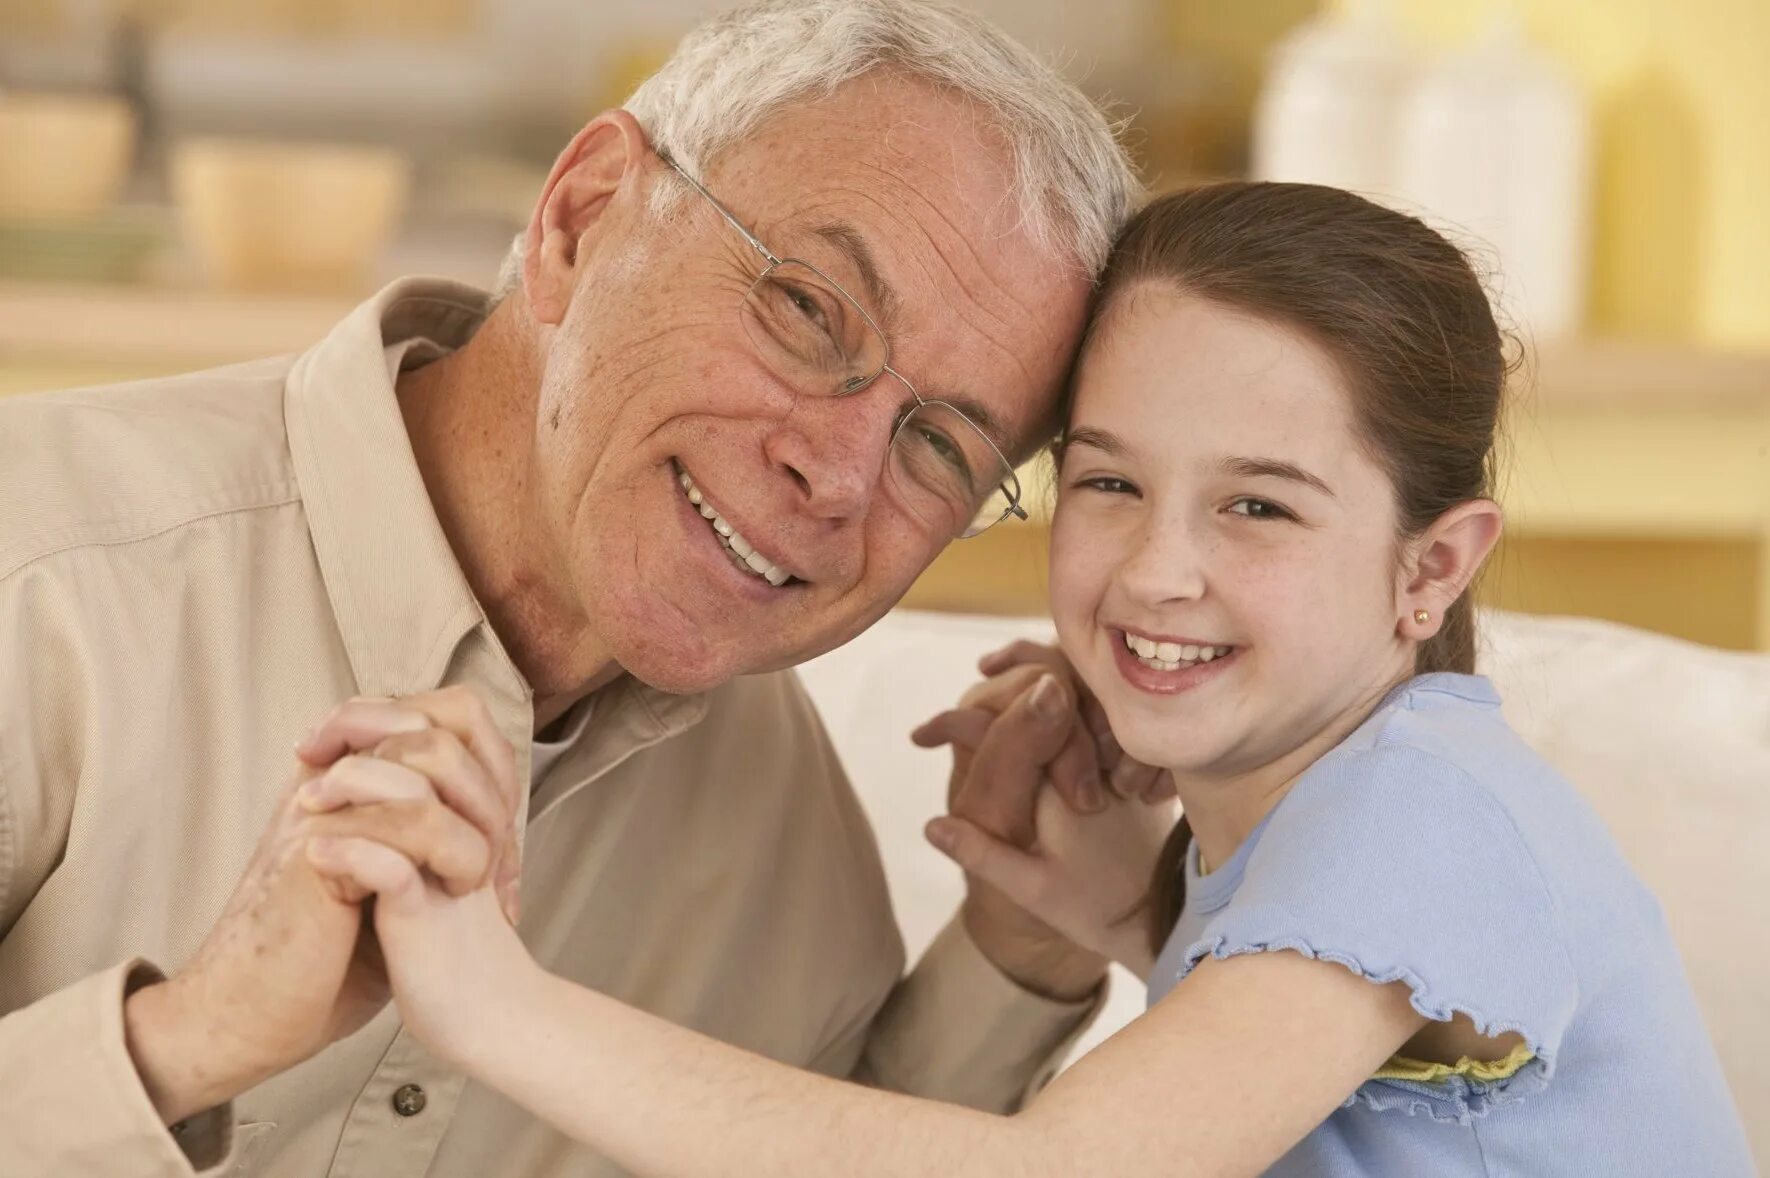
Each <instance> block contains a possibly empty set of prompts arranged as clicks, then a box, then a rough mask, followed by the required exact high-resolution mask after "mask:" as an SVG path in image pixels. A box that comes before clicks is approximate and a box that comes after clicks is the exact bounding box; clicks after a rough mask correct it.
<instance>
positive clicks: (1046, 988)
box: [912, 643, 1172, 999]
mask: <svg viewBox="0 0 1770 1178" xmlns="http://www.w3.org/2000/svg"><path fill="white" fill-rule="evenodd" d="M981 668H982V669H983V670H984V671H985V673H986V674H991V675H992V676H993V677H992V678H990V679H988V680H986V681H985V682H983V683H980V684H978V685H977V686H976V687H974V688H972V689H971V690H970V691H969V692H967V693H966V695H965V697H964V699H963V700H962V701H961V702H960V706H959V707H958V708H957V709H955V710H953V711H951V712H946V713H943V714H942V715H940V716H937V717H935V718H934V719H933V720H930V721H929V722H928V723H927V724H924V725H923V726H922V727H921V728H919V729H917V730H916V732H915V733H914V734H912V737H913V739H914V740H915V741H916V743H918V744H921V745H923V746H925V747H934V746H938V745H941V744H951V745H952V746H953V772H952V777H951V778H950V783H949V787H948V797H947V802H948V808H949V811H950V813H951V814H952V815H953V816H954V817H956V818H958V819H961V820H962V822H960V823H958V824H954V823H952V822H951V820H950V819H949V820H942V819H936V820H935V821H934V822H933V823H930V826H929V834H930V838H931V840H932V841H935V843H936V845H937V846H942V844H941V841H940V839H941V836H942V835H944V834H954V835H956V836H957V838H958V839H959V840H960V841H959V842H958V843H956V844H954V845H953V846H942V850H945V851H947V853H949V854H954V853H955V849H956V850H957V851H960V852H968V851H971V850H973V849H977V850H979V853H981V848H974V847H973V846H972V845H969V844H967V843H966V841H965V840H966V839H967V838H969V839H971V840H980V839H982V840H987V842H989V843H994V842H995V841H996V840H1000V841H1001V842H1002V843H1004V844H1006V845H1007V847H1009V848H1013V849H1018V850H1021V851H1026V850H1030V849H1032V848H1033V847H1034V846H1035V844H1037V843H1038V842H1039V841H1040V840H1039V823H1038V821H1037V819H1036V815H1037V812H1038V807H1039V806H1040V799H1041V794H1042V792H1043V787H1044V786H1045V785H1046V784H1050V785H1052V786H1053V787H1054V788H1055V790H1056V792H1057V793H1058V794H1060V795H1061V796H1062V798H1063V800H1064V801H1065V802H1066V803H1067V805H1068V808H1069V809H1070V810H1071V811H1073V812H1076V813H1081V814H1100V813H1102V812H1103V811H1106V810H1108V809H1114V810H1116V809H1118V808H1119V807H1120V806H1122V805H1123V803H1111V802H1109V800H1108V798H1107V796H1106V792H1105V787H1106V786H1110V788H1111V790H1112V792H1113V793H1114V794H1117V795H1119V796H1120V797H1135V798H1139V799H1142V798H1147V799H1149V800H1151V801H1160V800H1162V799H1163V798H1165V797H1167V796H1170V795H1171V793H1172V782H1171V780H1170V779H1169V778H1168V777H1167V775H1166V774H1164V773H1160V772H1159V771H1157V770H1154V769H1151V768H1150V767H1148V766H1145V765H1142V764H1140V763H1138V762H1135V761H1132V760H1131V759H1130V758H1128V757H1126V756H1125V755H1124V754H1123V752H1122V751H1121V750H1119V748H1118V745H1117V742H1116V741H1113V740H1112V739H1111V731H1110V728H1108V727H1107V725H1106V722H1105V715H1104V713H1103V712H1101V711H1100V709H1099V705H1098V703H1095V702H1094V701H1093V699H1092V697H1091V696H1089V695H1087V693H1086V690H1085V688H1083V687H1082V686H1081V684H1080V682H1079V681H1078V680H1077V679H1076V678H1075V677H1074V674H1073V672H1072V671H1071V670H1070V667H1069V664H1068V662H1067V660H1065V659H1064V658H1063V656H1062V654H1061V653H1059V652H1058V651H1056V650H1054V649H1052V648H1050V647H1045V646H1040V645H1038V644H1036V643H1016V644H1015V645H1013V646H1011V647H1008V648H1007V649H1005V650H1002V651H998V652H996V653H995V654H992V655H990V656H987V657H986V658H985V659H984V660H983V663H982V664H981ZM1160 820H1161V818H1160V816H1158V817H1157V821H1158V822H1159V821H1160ZM1047 825H1049V821H1047ZM955 857H957V856H955ZM960 861H961V863H963V862H964V860H963V859H961V860H960ZM988 862H990V863H991V864H994V863H996V862H998V860H993V859H992V860H989V861H988ZM1023 899H1024V897H1023ZM964 920H965V923H966V928H967V931H969V933H970V934H971V937H972V939H973V940H974V941H976V942H977V945H978V947H979V948H980V949H982V950H983V952H984V953H985V955H987V956H988V957H989V958H990V960H991V961H993V962H994V963H995V964H996V966H997V967H998V968H1000V969H1001V970H1002V971H1003V972H1005V973H1007V974H1008V975H1009V976H1010V977H1012V978H1014V979H1015V980H1016V981H1017V982H1019V983H1020V984H1021V985H1023V986H1025V987H1027V988H1028V989H1030V990H1033V991H1035V992H1037V993H1041V994H1045V995H1047V996H1049V997H1053V998H1060V999H1076V998H1080V997H1082V996H1084V995H1086V994H1087V993H1088V992H1089V991H1091V990H1092V989H1093V988H1094V987H1095V986H1096V985H1098V983H1099V981H1100V978H1101V976H1102V975H1103V974H1104V972H1105V969H1106V957H1105V956H1104V955H1102V954H1101V953H1099V952H1097V951H1094V950H1091V949H1085V948H1083V947H1082V946H1081V945H1078V944H1077V943H1076V942H1075V941H1074V940H1072V939H1071V938H1070V937H1068V936H1065V935H1064V934H1062V933H1060V932H1058V931H1057V930H1056V929H1054V928H1053V927H1052V926H1051V925H1050V924H1049V923H1047V921H1045V920H1043V919H1040V917H1039V916H1037V915H1035V914H1034V913H1033V912H1032V911H1029V910H1028V907H1027V906H1026V905H1025V904H1024V903H1022V902H1020V901H1017V900H1016V899H1013V898H1010V896H1009V895H1008V894H1007V893H1005V892H1004V891H1003V890H1002V889H1001V888H999V887H997V886H996V885H995V884H993V883H991V882H989V881H987V880H985V879H983V878H981V877H980V875H979V874H978V873H976V872H973V871H967V873H966V899H965V907H964Z"/></svg>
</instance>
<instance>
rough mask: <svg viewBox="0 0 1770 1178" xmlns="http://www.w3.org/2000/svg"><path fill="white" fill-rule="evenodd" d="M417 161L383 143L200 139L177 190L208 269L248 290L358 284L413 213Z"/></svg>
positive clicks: (187, 151) (181, 157) (190, 146)
mask: <svg viewBox="0 0 1770 1178" xmlns="http://www.w3.org/2000/svg"><path fill="white" fill-rule="evenodd" d="M409 184H410V166H409V164H408V162H407V160H406V159H405V157H404V156H402V155H400V154H399V153H398V152H396V151H392V150H389V149H383V148H371V147H351V146H345V145H340V144H296V143H272V142H266V141H260V140H251V139H191V140H186V141H184V142H182V143H179V144H178V145H177V147H176V148H175V149H174V151H173V155H172V190H173V196H174V199H175V201H176V202H177V205H178V212H179V219H180V221H181V222H182V223H183V226H184V232H185V236H186V238H187V240H188V241H189V243H190V245H191V248H192V249H193V250H194V251H195V252H196V254H197V257H198V259H199V260H200V261H201V262H202V264H203V266H204V268H205V270H207V271H208V273H209V276H210V277H211V278H212V279H213V280H214V281H215V282H216V283H217V284H218V285H221V286H227V287H233V288H239V289H258V290H264V289H275V290H349V289H354V288H358V287H361V286H362V285H364V283H365V282H367V281H368V279H369V275H370V271H371V268H372V266H373V263H374V261H375V257H376V255H377V254H378V253H379V252H380V251H381V249H382V248H383V247H384V246H385V245H386V244H387V240H388V238H389V237H390V236H392V234H393V232H394V230H395V228H396V227H397V226H398V223H399V219H400V216H401V214H402V213H403V212H404V211H405V205H406V195H407V190H408V187H409Z"/></svg>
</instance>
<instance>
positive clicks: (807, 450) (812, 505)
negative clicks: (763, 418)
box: [762, 386, 897, 521]
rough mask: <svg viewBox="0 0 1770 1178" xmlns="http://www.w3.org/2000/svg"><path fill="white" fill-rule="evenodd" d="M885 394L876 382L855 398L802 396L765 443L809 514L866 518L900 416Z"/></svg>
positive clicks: (771, 459) (770, 458)
mask: <svg viewBox="0 0 1770 1178" xmlns="http://www.w3.org/2000/svg"><path fill="white" fill-rule="evenodd" d="M884 392H885V388H884V387H882V386H875V387H873V388H870V389H867V390H865V391H864V392H861V393H858V394H856V395H854V396H852V397H839V398H838V397H800V398H799V400H798V401H797V403H795V405H794V406H793V409H792V412H790V413H789V414H788V415H787V416H786V417H785V418H783V419H782V420H781V422H780V424H779V425H777V426H776V427H775V428H774V429H773V430H772V431H771V432H770V433H769V435H768V437H767V439H766V440H765V441H764V442H763V445H762V449H763V453H764V454H765V455H766V456H767V458H768V461H769V463H770V464H771V465H772V466H774V467H776V468H777V469H779V470H782V471H784V472H786V473H787V474H788V475H790V476H791V477H792V479H793V481H794V483H795V484H796V485H797V486H798V488H799V493H800V495H801V497H802V499H803V502H804V506H805V510H806V511H807V512H808V513H809V514H811V515H813V516H815V517H816V518H818V519H827V520H833V521H842V520H857V519H862V518H865V516H866V514H867V511H868V509H869V508H870V507H871V506H872V501H873V496H874V495H875V494H877V493H878V490H879V486H880V480H881V479H882V478H883V477H884V473H885V459H886V451H887V450H888V449H889V448H890V445H891V430H892V426H893V424H894V423H895V421H896V416H897V411H896V407H895V406H894V405H892V404H890V403H889V401H888V399H887V398H886V397H885V396H883V395H882V394H884Z"/></svg>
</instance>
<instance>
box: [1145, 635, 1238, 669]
mask: <svg viewBox="0 0 1770 1178" xmlns="http://www.w3.org/2000/svg"><path fill="white" fill-rule="evenodd" d="M1125 646H1126V647H1127V648H1128V649H1129V650H1130V651H1131V653H1132V654H1134V655H1136V656H1137V658H1138V660H1139V661H1141V662H1142V663H1143V664H1144V665H1145V666H1148V667H1152V668H1154V669H1155V670H1157V671H1178V670H1179V669H1180V668H1181V667H1183V666H1185V665H1186V664H1188V663H1191V664H1194V665H1199V664H1203V663H1208V662H1211V661H1213V660H1215V659H1219V658H1222V657H1223V656H1224V655H1226V654H1228V653H1229V650H1230V648H1229V647H1227V646H1195V645H1190V644H1188V645H1181V644H1180V643H1177V642H1156V641H1154V640H1153V639H1149V638H1144V637H1143V636H1142V635H1139V634H1131V633H1128V632H1127V633H1126V634H1125Z"/></svg>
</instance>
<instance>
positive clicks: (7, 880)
mask: <svg viewBox="0 0 1770 1178" xmlns="http://www.w3.org/2000/svg"><path fill="white" fill-rule="evenodd" d="M0 751H4V749H0ZM15 772H16V768H15ZM28 780H30V781H32V782H38V780H39V779H38V778H35V777H32V778H29V779H28ZM53 800H62V801H65V799H56V798H54V797H53V795H51V794H49V793H47V792H39V793H34V794H31V795H29V796H28V797H21V796H20V795H19V793H18V792H17V791H16V790H9V789H8V779H7V778H0V946H3V945H4V943H5V941H6V939H7V936H8V934H9V933H11V932H12V931H13V928H14V924H15V922H16V921H17V919H18V917H19V914H20V913H21V912H22V911H23V910H24V909H25V907H26V906H28V905H29V903H30V902H31V899H32V897H33V895H34V894H35V892H36V889H37V888H38V887H39V886H41V884H42V882H43V879H44V876H45V875H46V874H47V872H48V871H49V870H50V868H51V866H52V865H53V862H54V859H55V856H54V855H53V854H52V853H51V852H50V851H49V850H47V849H46V848H50V847H53V846H55V845H59V844H57V843H56V840H55V838H54V832H55V829H56V827H57V825H58V818H57V817H55V816H52V815H51V813H50V812H51V810H52V809H53V807H50V806H49V805H47V802H49V801H53ZM64 809H65V807H64ZM13 956H14V959H15V960H14V962H13V964H12V965H11V966H10V967H9V968H11V969H18V968H19V962H18V961H17V960H16V958H17V955H16V954H14V955H13ZM27 964H28V961H27ZM162 978H163V975H162V974H161V973H160V971H159V970H158V969H156V968H155V967H154V966H152V965H149V964H147V963H146V962H143V961H140V960H131V961H124V962H121V963H119V964H116V965H113V966H111V967H110V968H108V969H104V970H101V971H99V972H97V973H92V974H88V975H87V976H85V977H82V978H79V979H78V980H75V981H71V982H68V983H67V984H65V985H63V986H61V988H60V989H56V990H51V991H49V992H48V993H42V992H41V988H37V992H36V993H33V992H32V990H33V988H32V987H31V986H30V983H29V982H21V980H20V979H18V978H16V977H9V978H7V979H4V980H5V982H6V985H4V986H0V1174H3V1175H6V1178H14V1176H15V1175H16V1176H18V1178H27V1176H29V1178H36V1176H38V1175H42V1176H44V1178H49V1176H54V1178H101V1176H102V1178H113V1176H114V1178H191V1176H192V1175H196V1174H198V1173H203V1174H214V1173H220V1172H221V1170H222V1168H223V1167H224V1166H225V1165H226V1164H227V1161H228V1155H229V1152H230V1150H231V1149H232V1130H233V1106H232V1105H231V1104H227V1105H223V1106H221V1107H220V1108H216V1109H212V1110H210V1111H208V1112H205V1113H201V1114H199V1115H197V1116H194V1117H192V1118H190V1119H189V1120H187V1121H185V1122H183V1123H181V1124H180V1125H179V1126H177V1127H176V1128H175V1129H168V1128H167V1126H166V1125H165V1123H164V1122H162V1121H161V1120H160V1115H159V1113H158V1112H157V1111H156V1110H155V1108H154V1106H153V1102H152V1101H151V1100H150V1099H149V1098H148V1094H147V1089H146V1088H145V1087H144V1086H143V1084H142V1082H141V1075H140V1073H139V1072H137V1071H136V1068H135V1061H134V1059H133V1058H132V1057H131V1056H130V1054H129V1045H128V1043H127V1041H126V1040H125V1038H124V1032H123V1003H124V1000H125V999H126V998H127V997H128V996H129V995H130V994H131V993H133V992H134V991H135V990H137V989H140V988H141V987H142V986H145V985H148V984H150V983H153V982H157V981H160V980H162ZM58 980H59V979H58ZM53 984H54V983H53V982H47V983H44V984H43V985H44V986H47V985H53ZM20 993H23V994H24V995H25V996H26V997H29V998H31V999H32V1000H31V1001H25V1002H21V1001H20V999H19V994H20ZM8 995H10V997H8Z"/></svg>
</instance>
